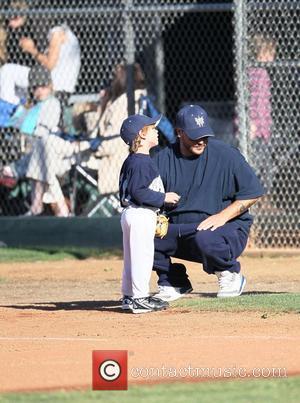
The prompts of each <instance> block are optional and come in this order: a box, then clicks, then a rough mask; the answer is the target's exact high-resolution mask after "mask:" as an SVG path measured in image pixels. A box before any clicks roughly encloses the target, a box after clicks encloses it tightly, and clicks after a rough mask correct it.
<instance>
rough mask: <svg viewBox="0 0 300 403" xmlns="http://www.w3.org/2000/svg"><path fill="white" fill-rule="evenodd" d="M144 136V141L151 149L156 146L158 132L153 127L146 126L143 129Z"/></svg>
mask: <svg viewBox="0 0 300 403" xmlns="http://www.w3.org/2000/svg"><path fill="white" fill-rule="evenodd" d="M143 132H144V134H145V140H146V142H147V143H148V145H149V146H150V148H151V147H154V146H157V144H158V131H157V129H156V127H155V125H150V126H146V127H144V128H143Z"/></svg>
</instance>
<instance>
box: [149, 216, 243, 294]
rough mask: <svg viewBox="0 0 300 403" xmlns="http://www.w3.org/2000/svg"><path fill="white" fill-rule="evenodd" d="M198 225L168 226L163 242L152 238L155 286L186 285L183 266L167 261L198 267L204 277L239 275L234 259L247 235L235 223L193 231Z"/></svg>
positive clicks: (238, 267) (236, 262)
mask: <svg viewBox="0 0 300 403" xmlns="http://www.w3.org/2000/svg"><path fill="white" fill-rule="evenodd" d="M198 225H199V224H170V225H169V230H168V233H167V235H166V237H165V238H163V239H160V238H155V256H154V270H156V272H157V274H158V277H159V280H158V285H172V286H173V287H181V286H184V285H186V283H187V278H188V276H187V274H186V269H185V266H184V265H182V264H176V263H175V264H174V263H172V262H171V257H177V258H180V259H184V260H189V261H192V262H199V263H202V264H203V269H204V271H205V272H206V273H208V274H213V273H214V272H215V271H223V270H229V271H231V272H236V273H238V272H239V271H240V264H239V262H238V261H237V258H238V257H239V256H240V255H241V253H242V252H243V250H244V249H245V247H246V244H247V240H248V233H247V231H246V230H245V229H243V228H241V227H240V225H239V224H237V223H235V222H229V223H226V224H225V225H223V226H222V227H219V228H217V229H216V230H215V231H211V230H205V231H197V226H198Z"/></svg>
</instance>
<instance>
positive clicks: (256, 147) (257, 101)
mask: <svg viewBox="0 0 300 403" xmlns="http://www.w3.org/2000/svg"><path fill="white" fill-rule="evenodd" d="M251 45H252V52H253V58H254V60H255V63H256V65H254V66H253V67H250V68H249V70H248V88H249V128H250V141H251V156H252V163H253V166H254V169H255V170H256V172H257V174H258V176H259V177H260V179H261V180H262V182H263V183H264V184H265V187H266V188H267V190H270V188H271V185H272V169H273V161H272V155H271V144H270V140H271V135H272V105H271V86H272V84H271V80H270V76H269V74H268V71H267V69H266V67H265V64H266V63H271V62H273V61H274V59H275V55H276V45H275V42H274V40H273V39H271V38H268V37H264V36H263V35H255V36H254V37H253V40H252V44H251Z"/></svg>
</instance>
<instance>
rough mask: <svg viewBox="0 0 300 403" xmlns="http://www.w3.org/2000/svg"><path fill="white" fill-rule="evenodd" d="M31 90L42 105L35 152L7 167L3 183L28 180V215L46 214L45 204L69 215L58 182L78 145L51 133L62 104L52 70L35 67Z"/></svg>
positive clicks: (55, 129) (37, 124)
mask: <svg viewBox="0 0 300 403" xmlns="http://www.w3.org/2000/svg"><path fill="white" fill-rule="evenodd" d="M29 85H30V90H32V91H33V94H34V98H35V99H36V100H37V101H38V104H39V113H38V117H37V122H36V127H35V130H34V136H35V139H36V140H35V141H34V143H33V147H32V151H31V152H30V153H28V154H26V155H25V156H24V157H23V158H21V159H20V160H18V161H16V162H15V163H13V164H11V165H9V166H5V167H4V169H3V173H2V177H1V178H0V183H1V184H3V185H9V186H10V187H12V186H13V185H14V181H15V182H16V181H17V180H18V179H20V178H23V177H26V178H29V179H31V181H32V182H31V183H32V202H31V208H30V211H29V212H28V213H27V215H39V214H41V213H42V212H43V201H44V202H48V203H54V204H55V214H56V215H57V216H63V217H65V216H68V215H69V209H68V206H67V204H66V202H65V199H64V196H63V193H62V191H61V188H60V184H59V182H58V177H59V176H60V174H61V173H62V172H63V173H64V172H65V170H66V166H67V168H69V166H70V162H69V161H68V162H66V161H65V160H68V159H69V158H71V156H72V155H73V153H74V148H75V145H74V144H73V143H70V142H69V141H65V140H63V139H62V138H60V137H58V136H57V135H55V134H51V133H52V132H57V131H58V125H59V122H60V116H61V104H60V102H59V101H58V99H57V98H56V97H55V96H54V95H53V86H52V81H51V75H50V72H49V70H47V69H46V68H44V67H43V66H35V67H33V68H32V69H31V70H30V73H29Z"/></svg>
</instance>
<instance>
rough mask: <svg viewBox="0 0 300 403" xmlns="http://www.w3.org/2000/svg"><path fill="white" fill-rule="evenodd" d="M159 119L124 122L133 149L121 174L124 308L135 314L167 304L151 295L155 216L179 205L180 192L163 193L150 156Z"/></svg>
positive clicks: (124, 133) (137, 118)
mask: <svg viewBox="0 0 300 403" xmlns="http://www.w3.org/2000/svg"><path fill="white" fill-rule="evenodd" d="M159 121H160V116H158V117H156V118H149V117H148V116H144V115H132V116H129V117H128V118H127V119H125V120H124V122H123V124H122V127H121V137H122V139H123V140H124V141H125V143H126V144H128V145H129V146H130V155H129V156H128V157H127V159H126V160H125V162H124V164H123V166H122V169H121V173H120V201H121V205H122V207H125V209H124V210H123V212H122V216H121V226H122V231H123V250H124V269H123V278H122V293H123V303H122V308H123V309H125V310H131V311H132V312H133V313H144V312H152V311H158V310H161V309H166V308H167V307H168V303H166V302H165V301H162V300H160V299H159V298H154V297H151V296H149V282H150V277H151V271H152V266H153V259H154V234H155V226H156V213H157V211H158V210H159V209H160V207H162V206H163V205H164V203H170V204H173V205H174V204H176V203H177V202H178V201H179V198H180V196H179V195H178V194H177V193H173V192H169V193H165V192H164V187H163V183H162V180H161V178H160V176H159V173H158V170H157V168H156V167H155V165H154V163H153V161H152V159H151V158H150V155H149V150H150V149H151V148H152V147H154V146H156V145H157V144H158V132H157V130H156V126H157V124H158V123H159Z"/></svg>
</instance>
